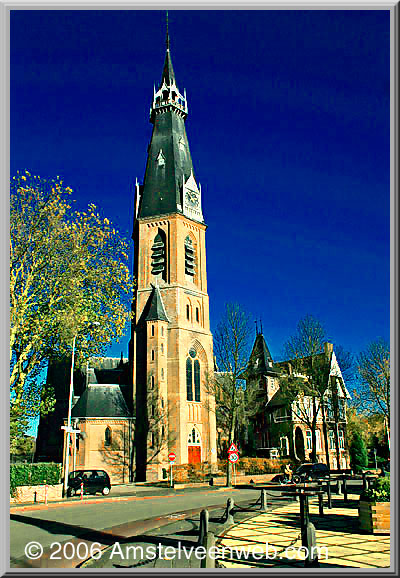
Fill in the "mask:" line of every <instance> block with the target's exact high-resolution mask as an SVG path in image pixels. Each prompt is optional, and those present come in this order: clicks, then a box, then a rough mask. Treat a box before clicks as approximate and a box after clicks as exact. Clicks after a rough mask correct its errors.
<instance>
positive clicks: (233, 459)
mask: <svg viewBox="0 0 400 578" xmlns="http://www.w3.org/2000/svg"><path fill="white" fill-rule="evenodd" d="M238 459H239V456H238V455H237V454H235V453H234V452H232V453H231V454H229V457H228V460H229V461H230V462H231V464H235V463H236V462H237V461H238Z"/></svg>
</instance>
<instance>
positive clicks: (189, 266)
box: [185, 237, 196, 277]
mask: <svg viewBox="0 0 400 578" xmlns="http://www.w3.org/2000/svg"><path fill="white" fill-rule="evenodd" d="M195 269H196V264H195V254H194V247H193V241H192V239H191V238H190V237H186V239H185V273H186V275H190V276H191V277H194V273H195Z"/></svg>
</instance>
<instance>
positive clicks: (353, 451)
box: [349, 432, 368, 472]
mask: <svg viewBox="0 0 400 578" xmlns="http://www.w3.org/2000/svg"><path fill="white" fill-rule="evenodd" d="M349 453H350V463H351V467H352V468H353V469H354V470H355V471H356V472H358V471H360V470H362V468H365V467H366V466H367V465H368V454H367V448H366V447H365V442H364V440H363V438H362V437H361V435H360V434H359V433H358V432H355V433H354V435H353V439H352V442H351V444H350V448H349Z"/></svg>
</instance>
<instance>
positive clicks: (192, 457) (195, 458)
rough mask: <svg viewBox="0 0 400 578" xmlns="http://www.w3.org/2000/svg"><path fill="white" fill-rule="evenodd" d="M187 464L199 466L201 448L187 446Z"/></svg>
mask: <svg viewBox="0 0 400 578" xmlns="http://www.w3.org/2000/svg"><path fill="white" fill-rule="evenodd" d="M188 450H189V452H188V453H189V456H188V457H189V464H199V463H200V462H201V446H188Z"/></svg>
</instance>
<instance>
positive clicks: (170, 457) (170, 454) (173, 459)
mask: <svg viewBox="0 0 400 578" xmlns="http://www.w3.org/2000/svg"><path fill="white" fill-rule="evenodd" d="M168 459H169V461H170V462H174V461H175V460H176V455H175V454H174V452H171V453H169V454H168Z"/></svg>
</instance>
